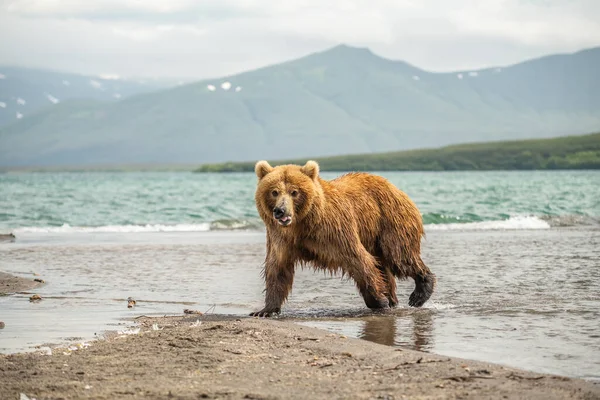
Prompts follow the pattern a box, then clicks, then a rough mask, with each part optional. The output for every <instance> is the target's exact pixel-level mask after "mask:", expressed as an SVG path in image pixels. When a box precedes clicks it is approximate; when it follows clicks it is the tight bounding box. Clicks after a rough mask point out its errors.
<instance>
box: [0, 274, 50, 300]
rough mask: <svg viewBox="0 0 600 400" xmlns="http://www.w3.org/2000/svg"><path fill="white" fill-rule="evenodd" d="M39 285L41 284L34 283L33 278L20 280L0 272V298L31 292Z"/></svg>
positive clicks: (17, 277)
mask: <svg viewBox="0 0 600 400" xmlns="http://www.w3.org/2000/svg"><path fill="white" fill-rule="evenodd" d="M41 285H42V283H41V282H36V281H34V278H31V279H28V278H22V277H20V276H14V275H11V274H7V273H6V272H2V271H0V296H5V295H7V294H10V293H16V292H23V291H28V290H33V289H35V288H37V287H39V286H41Z"/></svg>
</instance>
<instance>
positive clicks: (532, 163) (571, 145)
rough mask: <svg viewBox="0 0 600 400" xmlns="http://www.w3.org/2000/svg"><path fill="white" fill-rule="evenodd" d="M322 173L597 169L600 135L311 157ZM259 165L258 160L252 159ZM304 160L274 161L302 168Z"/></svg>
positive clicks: (208, 168) (232, 167) (218, 168)
mask: <svg viewBox="0 0 600 400" xmlns="http://www.w3.org/2000/svg"><path fill="white" fill-rule="evenodd" d="M315 160H317V161H318V162H319V165H320V167H321V170H323V171H455V170H528V169H600V133H594V134H590V135H582V136H566V137H560V138H555V139H538V140H518V141H511V142H489V143H474V144H464V145H454V146H447V147H442V148H439V149H423V150H412V151H400V152H391V153H378V154H357V155H348V156H337V157H316V158H315ZM256 161H258V160H256ZM256 161H252V162H244V163H222V164H207V165H202V166H200V167H199V168H198V169H197V170H196V171H195V172H246V171H254V164H255V162H256ZM306 161H307V159H305V158H304V159H295V160H280V161H273V162H272V165H282V164H304V163H305V162H306Z"/></svg>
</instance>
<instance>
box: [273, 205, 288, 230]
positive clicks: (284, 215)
mask: <svg viewBox="0 0 600 400" xmlns="http://www.w3.org/2000/svg"><path fill="white" fill-rule="evenodd" d="M273 217H274V218H275V219H276V220H277V222H279V224H280V225H283V226H288V225H289V224H291V223H292V217H291V216H290V215H288V212H287V210H286V208H285V207H278V206H277V207H275V208H273Z"/></svg>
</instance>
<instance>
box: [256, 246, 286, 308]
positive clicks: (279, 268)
mask: <svg viewBox="0 0 600 400" xmlns="http://www.w3.org/2000/svg"><path fill="white" fill-rule="evenodd" d="M264 277H265V283H266V289H265V291H266V296H265V307H264V308H263V309H262V310H260V311H255V312H253V313H250V315H251V316H253V317H270V316H271V315H272V314H279V313H280V312H281V305H282V304H283V302H284V301H285V300H286V299H287V297H288V294H289V293H290V290H291V289H292V284H293V283H294V263H293V262H291V261H290V260H288V259H282V260H278V259H277V257H276V255H269V256H267V260H266V261H265V270H264Z"/></svg>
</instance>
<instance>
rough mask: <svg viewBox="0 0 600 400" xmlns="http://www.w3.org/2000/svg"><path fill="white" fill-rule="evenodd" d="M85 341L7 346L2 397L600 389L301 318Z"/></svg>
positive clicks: (211, 318) (170, 327) (144, 328)
mask: <svg viewBox="0 0 600 400" xmlns="http://www.w3.org/2000/svg"><path fill="white" fill-rule="evenodd" d="M136 322H138V324H139V330H138V328H136V329H132V330H131V331H128V332H125V333H123V332H121V334H117V333H115V334H113V335H107V338H106V339H105V340H99V341H96V342H93V343H92V344H91V346H89V347H85V348H81V349H79V350H75V351H70V350H68V349H54V351H53V352H52V354H51V355H48V354H46V355H43V354H39V353H37V354H36V353H24V354H13V355H0V394H1V396H0V397H3V398H4V397H6V398H18V396H20V394H21V393H23V394H25V395H27V396H29V397H30V398H31V397H36V398H38V399H42V398H82V397H90V398H128V399H132V398H167V397H173V398H180V399H187V398H190V399H191V398H194V399H196V398H235V399H238V398H253V399H267V398H268V399H277V398H286V399H287V398H291V399H301V398H302V399H304V398H311V399H332V398H357V399H371V398H387V399H400V398H466V397H468V398H489V399H496V398H497V399H506V398H509V399H512V398H528V399H543V400H548V399H565V398H570V399H600V386H599V385H595V384H593V383H591V382H586V381H583V380H579V379H570V378H565V377H559V376H552V375H545V374H537V373H532V372H527V371H522V370H518V369H514V368H508V367H503V366H499V365H493V364H488V363H484V362H477V361H470V360H463V359H457V358H450V357H445V356H439V355H436V354H429V353H422V352H417V351H412V350H405V349H397V348H392V347H388V346H383V345H379V344H376V343H372V342H368V341H364V340H360V339H352V338H347V337H345V336H342V335H339V334H334V333H329V332H326V331H322V330H319V329H315V328H310V327H305V326H300V325H296V324H294V323H291V322H286V321H279V320H269V319H256V318H237V319H236V317H232V316H219V315H203V316H191V317H190V316H185V317H163V318H149V317H140V318H138V319H137V321H136Z"/></svg>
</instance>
